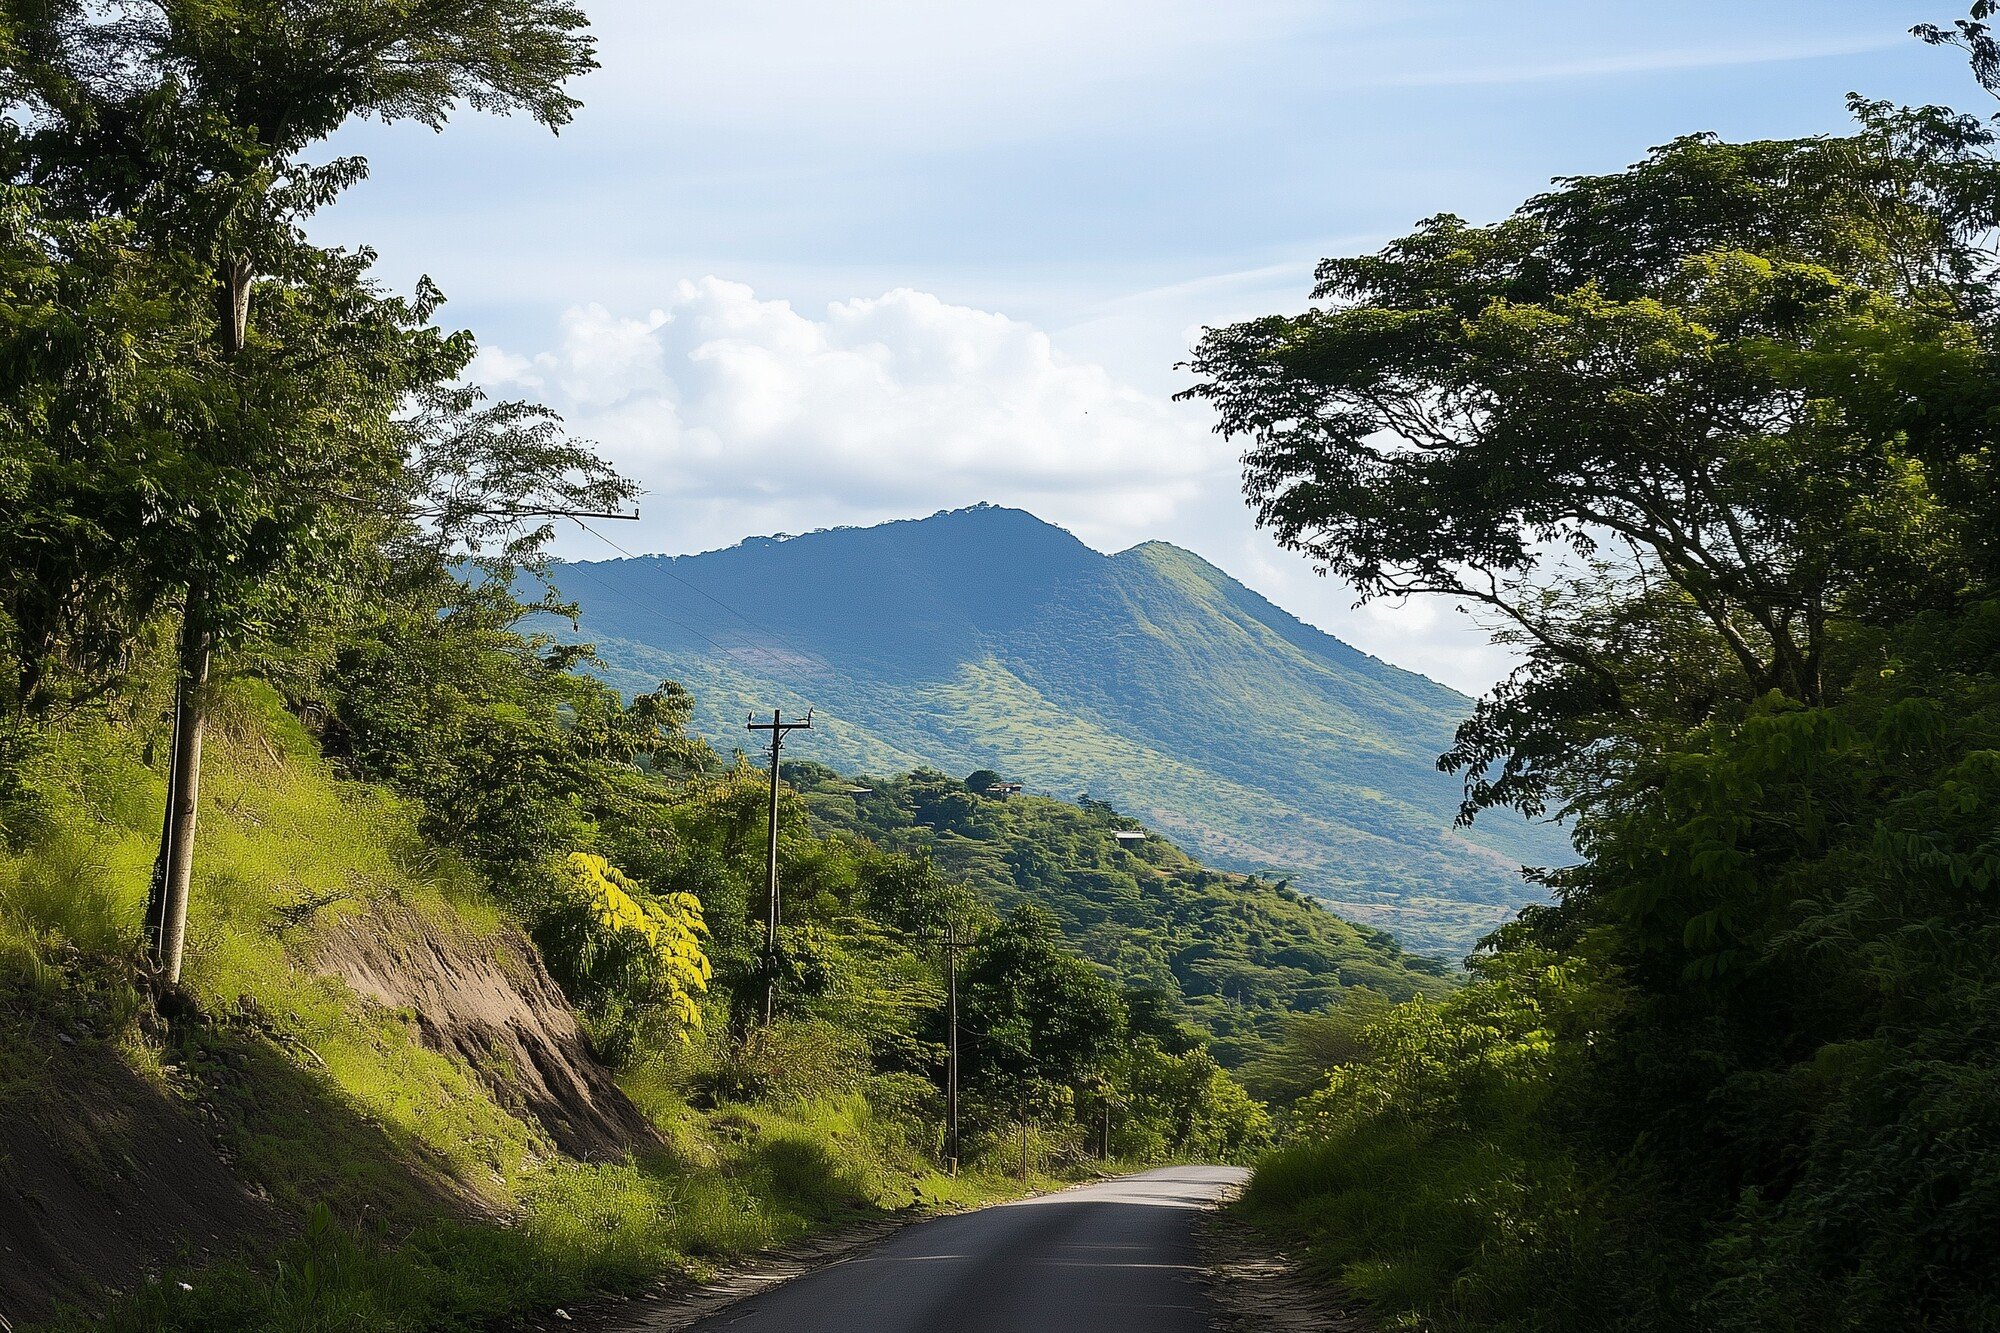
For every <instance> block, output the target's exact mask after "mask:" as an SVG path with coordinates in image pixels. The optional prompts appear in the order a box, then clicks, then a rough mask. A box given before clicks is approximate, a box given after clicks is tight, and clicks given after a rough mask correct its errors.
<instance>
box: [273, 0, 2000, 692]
mask: <svg viewBox="0 0 2000 1333" xmlns="http://www.w3.org/2000/svg"><path fill="white" fill-rule="evenodd" d="M584 7H585V9H586V12H587V13H588V14H589V16H590V19H591V22H592V26H593V28H594V30H595V33H596V37H597V40H598V42H599V61H600V64H601V68H600V69H598V70H597V71H595V72H594V73H592V74H590V75H589V76H587V77H585V78H584V79H582V80H580V81H579V82H578V83H577V85H576V86H575V89H574V91H575V94H576V96H578V97H579V98H580V99H581V100H582V102H583V104H584V105H583V107H582V109H581V110H580V112H579V113H578V115H577V117H576V120H575V122H574V123H573V124H571V125H569V126H567V127H565V128H564V129H563V130H562V132H561V133H560V134H559V135H552V134H550V133H549V132H548V131H547V130H546V129H544V128H542V127H540V126H537V125H535V124H533V123H532V122H529V121H527V120H506V119H495V118H489V117H482V116H479V115H476V114H472V113H469V112H468V113H466V114H464V115H462V116H461V117H460V118H459V119H458V120H457V121H455V122H454V123H453V124H451V125H450V126H449V127H448V128H447V129H446V130H444V131H443V132H442V133H437V134H434V133H432V132H430V131H428V130H425V129H422V128H421V127H417V126H411V125H396V126H381V125H376V124H372V123H365V124H360V125H356V126H353V127H350V128H349V129H347V130H344V131H343V132H342V133H341V134H340V135H339V136H338V138H337V140H336V142H335V143H334V144H333V145H332V146H331V151H338V152H347V153H360V154H363V155H365V156H366V157H367V158H368V159H369V162H370V164H371V176H370V179H369V180H368V181H366V182H364V183H363V184H361V185H360V186H358V187H357V188H356V189H354V190H353V191H351V192H350V193H349V195H348V196H347V197H346V198H345V199H343V200H342V201H341V202H340V203H338V204H337V205H335V206H334V207H333V208H331V209H329V210H328V211H327V212H325V213H323V214H321V215H320V216H319V217H318V218H317V219H316V220H315V222H314V227H313V230H314V233H315V236H316V239H318V240H321V241H322V242H326V243H336V244H347V245H363V244H365V245H368V246H371V247H373V248H374V249H375V250H376V251H377V252H378V254H379V256H380V259H379V272H380V274H381V276H382V277H383V278H384V280H385V281H387V282H388V283H390V284H392V285H394V286H397V287H400V288H403V289H405V290H407V289H408V288H409V287H410V286H411V284H413V283H414V282H415V280H416V279H417V277H418V276H419V275H421V274H428V275H430V276H431V277H432V279H433V280H435V281H436V282H437V283H438V284H439V285H440V286H441V287H442V288H443V289H444V291H445V293H446V295H447V297H449V298H450V304H449V305H447V306H446V307H445V309H444V311H443V312H442V316H441V317H442V318H443V319H445V320H446V321H447V322H450V323H452V324H454V325H456V326H459V327H464V328H468V329H470V330H472V332H473V333H474V334H476V335H477V337H478V340H479V343H480V346H481V348H482V350H481V353H480V356H479V359H478V361H477V362H476V363H475V365H474V367H473V376H474V378H476V379H478V380H479V381H480V382H481V383H483V384H484V385H486V386H487V387H488V389H489V390H491V391H492V392H493V393H494V394H495V395H497V396H501V397H519V398H533V399H536V400H538V401H541V402H544V403H547V404H548V405H549V406H551V407H553V408H555V409H556V410H558V411H560V412H561V413H562V414H563V415H564V416H565V418H566V419H567V420H568V421H569V423H570V426H571V428H572V430H573V431H574V432H575V433H576V434H578V435H579V436H581V437H583V438H586V439H590V440H593V441H595V442H596V444H597V445H598V447H599V449H600V450H601V452H603V453H604V454H605V455H606V456H607V457H609V458H610V459H611V460H613V461H614V462H615V463H616V464H617V465H618V466H619V467H620V468H621V470H623V471H624V472H626V473H627V474H628V475H630V476H632V477H634V478H636V479H637V480H638V481H639V482H640V483H641V484H642V485H643V486H644V487H645V488H646V494H645V495H644V496H642V497H641V499H640V501H639V511H640V518H639V520H638V521H636V522H618V523H605V524H598V525H594V526H595V527H596V528H597V533H598V534H601V535H594V534H592V533H590V532H584V531H580V530H575V529H570V530H567V531H566V532H565V533H564V534H563V536H562V537H561V538H560V539H559V546H558V551H559V553H560V554H562V555H564V556H566V557H570V558H577V559H594V558H604V557H607V556H611V555H615V554H617V550H615V549H614V548H613V546H612V545H610V544H607V541H606V539H608V540H609V542H610V543H615V544H616V547H618V548H622V549H624V550H627V551H633V552H655V551H657V552H666V553H684V552H693V551H702V550H710V549H714V548H717V547H722V546H729V545H733V544H734V543H736V542H737V541H739V540H740V539H742V538H743V537H746V536H751V535H763V534H770V533H777V532H804V531H810V530H812V529H815V528H822V527H831V526H837V525H842V524H868V523H876V522H881V521H884V520H887V519H892V518H907V517H914V516H918V515H922V514H927V513H932V512H935V511H937V510H939V509H945V508H955V507H959V506H962V505H967V504H972V503H976V502H980V501H987V502H992V503H997V504H1010V505H1017V506H1019V507H1022V508H1025V509H1028V510H1031V511H1032V512H1034V513H1036V514H1039V515H1041V516H1042V517H1043V518H1046V519H1048V520H1050V521H1051V522H1054V523H1058V524H1061V525H1062V526H1064V527H1066V528H1068V529H1070V530H1071V531H1072V532H1074V533H1076V534H1077V536H1079V537H1081V538H1082V539H1083V540H1084V541H1086V542H1088V543H1089V544H1090V545H1092V546H1094V547H1096V548H1098V549H1100V550H1103V551H1107V552H1109V551H1116V550H1121V549H1123V548H1125V547H1127V546H1130V545H1133V544H1135V543H1137V542H1141V541H1146V540H1152V539H1161V540H1166V541H1171V542H1175V543H1177V544H1179V545H1182V546H1185V547H1188V548H1190V549H1192V550H1194V551H1196V552H1198V553H1200V554H1201V555H1203V556H1205V557H1207V558H1208V559H1209V560H1211V561H1213V562H1214V563H1216V564H1217V565H1220V566H1221V567H1222V568H1224V569H1225V570H1227V571H1229V572H1230V573H1231V574H1234V575H1235V576H1236V577H1238V578H1240V579H1242V580H1243V581H1244V582H1246V583H1248V584H1250V585H1251V586H1252V587H1254V588H1256V589H1257V590H1258V591H1260V592H1262V593H1264V594H1265V595H1266V596H1268V597H1270V598H1272V599H1273V600H1274V601H1276V602H1278V603H1279V604H1280V605H1282V606H1284V607H1286V608H1287V609H1289V610H1291V611H1292V612H1294V613H1295V614H1297V615H1299V616H1301V617H1302V618H1303V619H1306V620H1308V621H1310V622H1312V623H1314V624H1316V625H1319V626H1320V627H1321V628H1323V629H1326V630H1328V631H1330V632H1332V633H1334V634H1337V635H1339V636H1340V637H1341V638H1343V639H1346V640H1347V641H1348V642H1350V643H1353V644H1355V645H1356V646H1358V647H1360V648H1362V649H1364V650H1366V651H1368V652H1371V653H1374V654H1376V655H1378V656H1380V657H1383V658H1385V659H1387V660H1389V661H1392V662H1395V663H1397V664H1399V665H1402V666H1405V667H1409V668H1411V669H1413V670H1416V671H1421V672H1423V673H1424V674H1426V675H1429V676H1432V677H1434V678H1436V679H1439V680H1442V681H1444V682H1446V683H1448V684H1451V685H1454V686H1457V687H1458V688H1460V689H1463V690H1466V691H1468V692H1471V693H1477V692H1479V691H1481V690H1483V689H1484V688H1485V687H1487V686H1488V685H1489V684H1491V683H1492V682H1493V681H1494V680H1495V679H1497V678H1498V677H1499V676H1501V675H1503V674H1504V673H1505V671H1506V670H1507V668H1508V665H1509V663H1508V659H1507V658H1506V656H1505V654H1504V653H1503V652H1502V651H1500V650H1499V649H1496V648H1494V647H1492V646H1491V645H1490V644H1489V643H1488V642H1487V639H1486V634H1485V631H1484V630H1483V629H1482V628H1481V627H1480V626H1479V625H1478V624H1477V623H1475V622H1474V621H1473V619H1472V618H1470V617H1468V616H1466V615H1464V614H1462V613H1458V612H1456V611H1455V610H1454V609H1453V608H1452V607H1451V606H1449V605H1446V604H1442V603H1439V602H1436V601H1431V600H1424V601H1417V602H1411V603H1406V604H1387V603H1373V604H1370V605H1367V606H1363V607H1356V606H1355V605H1354V601H1355V599H1354V596H1353V594H1352V592H1351V591H1350V590H1348V589H1346V588H1343V587H1341V586H1340V585H1339V584H1338V583H1336V582H1334V581H1331V580H1327V579H1322V578H1319V577H1318V576H1316V575H1315V573H1314V571H1313V570H1312V568H1311V567H1310V565H1309V564H1308V563H1307V562H1306V561H1305V560H1304V559H1303V558H1302V557H1299V556H1297V555H1295V554H1292V553H1289V552H1285V551H1282V550H1280V549H1278V548H1277V546H1276V545H1275V544H1274V543H1272V542H1271V541H1270V540H1269V539H1268V538H1267V537H1266V536H1264V535H1263V534H1262V533H1260V532H1259V531H1258V530H1257V528H1256V526H1255V523H1254V521H1253V516H1252V515H1251V514H1250V512H1249V511H1248V510H1247V508H1246V507H1245V505H1244V503H1243V501H1242V498H1241V491H1240V486H1239V479H1238V466H1237V464H1238V455H1239V453H1240V446H1239V445H1237V444H1234V443H1232V442H1230V441H1228V440H1225V439H1222V438H1221V437H1219V436H1217V435H1215V434H1214V433H1213V432H1212V429H1211V426H1212V417H1211V413H1210V410H1209V409H1208V408H1207V407H1205V406H1204V405H1202V404H1198V403H1183V402H1176V401H1174V394H1175V393H1176V391H1178V390H1180V389H1183V388H1185V387H1187V385H1188V383H1189V378H1188V376H1187V374H1186V373H1185V372H1184V371H1183V370H1180V369H1179V368H1178V366H1177V363H1179V362H1180V361H1181V360H1183V359H1184V358H1185V357H1186V355H1187V353H1188V350H1189V348H1190V346H1191V345H1192V343H1193V341H1194V340H1195V339H1196V338H1197V337H1198V336H1199V333H1200V330H1201V329H1202V328H1203V327H1205V326H1215V325H1222V324H1227V323H1231V322H1233V321H1236V320H1241V319H1246V318H1251V317H1254V316H1257V315H1262V314H1271V313H1279V312H1285V313H1290V312H1294V311H1297V310H1299V309H1302V308H1304V306H1305V305H1306V304H1307V296H1308V292H1309V289H1310V286H1311V274H1312V268H1313V265H1314V263H1315V262H1316V261H1317V260H1319V259H1320V258H1321V257H1323V256H1328V255H1344V254H1358V253H1365V252H1368V251H1370V250H1373V249H1375V248H1377V247H1379V246H1380V245H1381V244H1383V243H1384V242H1386V241H1388V240H1390V239H1392V238H1394V237H1395V236H1398V235H1401V234H1403V233H1404V232H1406V231H1407V230H1408V229H1409V228H1410V226H1411V224H1413V223H1414V222H1416V221H1417V220H1419V219H1421V218H1424V217H1427V216H1430V215H1432V214H1436V213H1441V212H1451V213H1456V214H1459V215H1460V216H1462V217H1466V218H1469V219H1473V220H1475V221H1490V220H1494V219H1497V218H1500V217H1503V216H1505V215H1506V214H1507V212H1509V211H1510V210H1511V209H1512V208H1513V207H1514V206H1515V205H1517V204H1518V203H1520V202H1521V201H1522V200H1523V199H1525V198H1527V197H1529V196H1531V195H1533V194H1534V193H1536V192H1537V191H1539V190H1541V189H1543V188H1545V187H1546V186H1547V184H1548V183H1549V182H1550V180H1551V179H1552V178H1555V177H1558V176H1562V175H1568V174H1584V173H1593V172H1603V171H1611V170H1616V169H1618V168H1619V167H1621V166H1623V165H1625V164H1627V163H1629V162H1632V161H1634V160H1635V159H1637V158H1638V157H1640V156H1641V155H1643V153H1644V152H1645V151H1646V149H1647V148H1648V147H1650V146H1652V145H1655V144H1659V143H1663V142H1665V141H1667V140H1669V139H1671V138H1673V137H1675V136H1676V135H1680V134H1684V133H1690V132H1695V131H1715V132H1718V133H1720V134H1722V135H1724V136H1725V137H1729V138H1768V137H1781V136H1793V135H1803V134H1815V133H1838V132H1840V131H1841V129H1842V127H1843V126H1844V125H1845V124H1846V123H1847V114H1846V110H1845V105H1844V99H1845V96H1846V94H1848V93H1849V92H1860V93H1862V94H1864V95H1867V96H1870V97H1877V98H1884V99H1889V100H1893V101H1898V102H1903V103H1944V104H1947V105H1953V106H1958V107H1960V108H1962V109H1967V110H1979V111H1981V112H1982V113H1984V112H1985V111H1987V110H1989V109H1992V108H1991V105H1990V101H1989V99H1987V98H1986V96H1985V94H1983V93H1982V92H1981V91H1980V90H1979V89H1978V88H1977V87H1976V86H1975V85H1974V84H1973V83H1972V81H1971V79H1970V77H1969V75H1967V74H1966V72H1965V70H1964V66H1963V64H1962V63H1961V61H1960V60H1959V59H1958V58H1957V57H1956V54H1955V53H1953V52H1949V51H1941V50H1936V49H1933V48H1929V47H1926V46H1923V45H1922V44H1920V43H1918V42H1917V41H1915V40H1914V39H1913V38H1910V37H1909V36H1908V35H1907V30H1908V28H1909V27H1910V25H1911V24H1913V23H1916V22H1920V21H1926V20H1929V21H1938V22H1943V21H1947V20H1949V19H1951V18H1952V17H1954V16H1955V15H1956V14H1957V13H1958V12H1961V11H1962V9H1963V4H1962V0H1931V2H1929V3H1916V4H1911V3H1902V2H1901V0H1817V2H1815V3H1805V2H1803V0H1799V2H1780V0H1673V3H1637V2H1636V0H1610V2H1609V3H1606V2H1605V0H1595V2H1594V3H1593V2H1592V0H1507V2H1505V3H1502V0H1468V2H1465V3H1451V4H1446V3H1424V2H1422V0H1375V2H1374V3H1355V2H1352V0H1311V2H1308V0H1229V3H1218V2H1217V0H1014V3H1011V4H1004V5H978V6H974V5H969V4H961V3H952V2H951V0H924V2H923V3H916V2H910V3H905V2H904V0H847V2H845V3H841V2H837V0H836V2H834V3H829V2H828V0H813V2H812V3H806V2H805V0H736V2H735V3H731V4H727V5H721V4H714V3H702V4H696V3H688V2H686V0H584Z"/></svg>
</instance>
